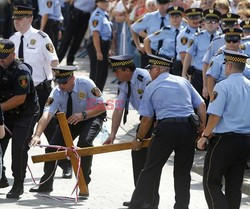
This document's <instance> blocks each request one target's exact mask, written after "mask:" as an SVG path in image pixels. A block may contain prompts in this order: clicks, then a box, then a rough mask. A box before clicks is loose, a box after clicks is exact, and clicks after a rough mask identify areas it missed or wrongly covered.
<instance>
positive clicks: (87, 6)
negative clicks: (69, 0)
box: [74, 0, 95, 13]
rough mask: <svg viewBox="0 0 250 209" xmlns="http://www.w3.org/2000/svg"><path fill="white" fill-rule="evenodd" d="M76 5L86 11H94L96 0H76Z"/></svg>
mask: <svg viewBox="0 0 250 209" xmlns="http://www.w3.org/2000/svg"><path fill="white" fill-rule="evenodd" d="M74 7H75V8H77V9H79V10H82V11H84V12H89V13H91V12H93V11H94V9H95V0H75V1H74Z"/></svg>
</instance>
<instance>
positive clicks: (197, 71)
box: [194, 69, 202, 74]
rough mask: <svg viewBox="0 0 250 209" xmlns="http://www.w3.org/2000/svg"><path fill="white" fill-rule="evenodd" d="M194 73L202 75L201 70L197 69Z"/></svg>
mask: <svg viewBox="0 0 250 209" xmlns="http://www.w3.org/2000/svg"><path fill="white" fill-rule="evenodd" d="M194 72H195V73H198V74H202V70H197V69H195V70H194Z"/></svg>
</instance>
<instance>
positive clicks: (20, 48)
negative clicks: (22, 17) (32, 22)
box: [18, 35, 24, 59]
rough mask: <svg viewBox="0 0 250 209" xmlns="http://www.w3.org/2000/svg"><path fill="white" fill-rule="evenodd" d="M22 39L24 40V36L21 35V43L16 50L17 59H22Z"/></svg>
mask: <svg viewBox="0 0 250 209" xmlns="http://www.w3.org/2000/svg"><path fill="white" fill-rule="evenodd" d="M23 38H24V36H23V35H21V41H20V45H19V48H18V58H19V59H23Z"/></svg>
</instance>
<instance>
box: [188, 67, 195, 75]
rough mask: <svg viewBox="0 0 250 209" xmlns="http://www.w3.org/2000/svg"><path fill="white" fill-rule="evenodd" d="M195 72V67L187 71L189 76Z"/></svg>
mask: <svg viewBox="0 0 250 209" xmlns="http://www.w3.org/2000/svg"><path fill="white" fill-rule="evenodd" d="M194 71H195V68H194V67H193V66H190V67H189V68H188V70H187V74H188V75H193V74H194Z"/></svg>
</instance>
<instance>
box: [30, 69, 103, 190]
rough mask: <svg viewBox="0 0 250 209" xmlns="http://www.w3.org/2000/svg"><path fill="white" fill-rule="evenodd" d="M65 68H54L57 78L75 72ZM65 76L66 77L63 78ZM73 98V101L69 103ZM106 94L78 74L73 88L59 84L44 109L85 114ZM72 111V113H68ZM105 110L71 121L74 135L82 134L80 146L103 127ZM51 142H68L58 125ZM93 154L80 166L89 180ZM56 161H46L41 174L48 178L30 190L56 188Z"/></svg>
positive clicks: (59, 78) (60, 80)
mask: <svg viewBox="0 0 250 209" xmlns="http://www.w3.org/2000/svg"><path fill="white" fill-rule="evenodd" d="M67 69H68V68H66V69H62V67H58V68H53V70H55V77H56V82H58V83H59V84H60V83H61V82H64V81H67V79H69V78H70V76H72V75H73V74H71V73H72V70H67ZM63 79H64V81H63ZM70 101H71V105H69V103H70ZM103 103H104V101H103V97H102V94H101V91H100V90H99V89H98V88H97V87H96V85H95V83H94V82H93V81H92V80H91V79H89V78H75V81H74V87H73V89H72V91H71V92H65V91H62V90H61V89H60V88H59V86H55V87H54V88H53V90H52V91H51V93H50V96H49V97H48V100H47V102H46V105H45V108H44V112H49V113H51V114H55V113H56V112H57V111H61V112H65V113H66V117H70V116H71V115H73V114H74V113H82V114H83V117H85V116H87V113H86V112H85V111H86V110H91V109H92V108H93V107H94V106H96V105H97V104H103ZM69 112H70V113H69ZM105 117H106V113H101V114H99V115H98V116H95V117H92V118H87V119H84V120H83V121H80V122H78V123H77V124H76V125H73V124H69V128H70V131H71V134H72V138H73V139H75V138H76V137H78V136H79V140H78V143H77V146H78V147H91V146H93V140H94V139H95V137H96V136H97V135H98V133H99V131H100V130H101V127H102V123H103V120H104V118H105ZM50 144H51V145H62V146H65V142H64V140H63V137H62V133H61V129H60V127H59V126H57V127H56V130H55V133H54V135H53V138H52V140H51V142H50ZM54 151H55V150H54V149H52V148H46V152H54ZM92 157H93V156H85V157H82V158H81V167H82V170H83V174H84V178H85V181H86V184H88V183H89V182H90V181H91V178H90V173H91V165H92ZM54 169H55V161H52V162H46V163H45V164H44V175H43V176H42V177H41V180H40V182H43V181H44V180H46V179H48V177H49V176H51V174H52V176H51V177H50V178H49V180H48V181H46V182H45V183H44V184H42V185H40V186H39V187H38V188H31V189H30V192H45V191H46V192H49V191H52V190H53V181H54V178H53V177H54V172H53V171H54Z"/></svg>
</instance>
